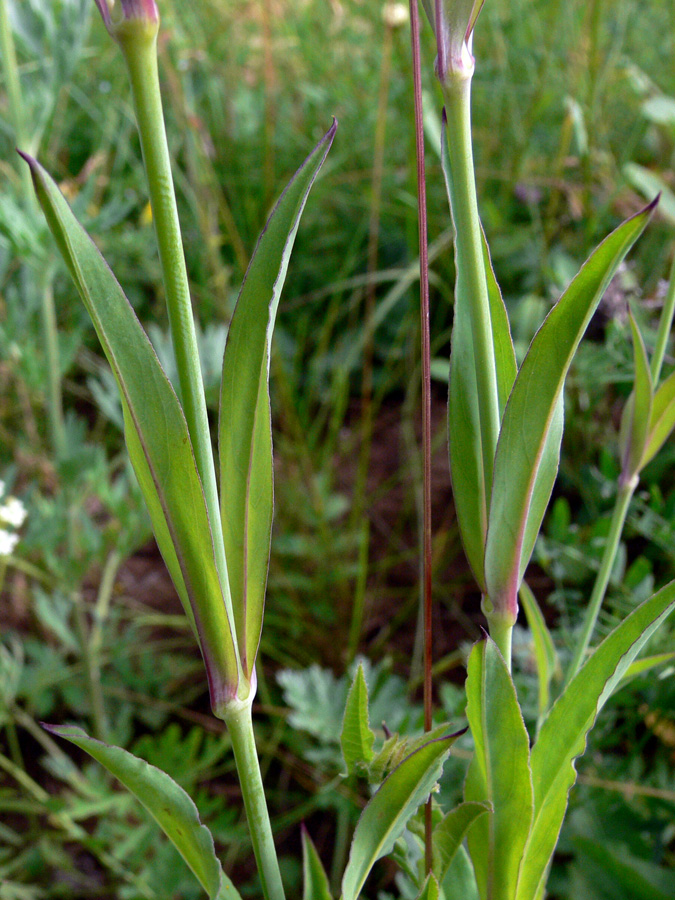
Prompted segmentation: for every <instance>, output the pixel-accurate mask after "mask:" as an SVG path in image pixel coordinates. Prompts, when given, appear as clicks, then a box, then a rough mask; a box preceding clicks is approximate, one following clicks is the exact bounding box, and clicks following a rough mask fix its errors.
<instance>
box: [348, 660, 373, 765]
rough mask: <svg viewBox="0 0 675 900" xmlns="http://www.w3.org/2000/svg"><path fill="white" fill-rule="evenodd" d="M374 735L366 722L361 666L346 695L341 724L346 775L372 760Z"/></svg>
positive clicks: (366, 691) (366, 704)
mask: <svg viewBox="0 0 675 900" xmlns="http://www.w3.org/2000/svg"><path fill="white" fill-rule="evenodd" d="M374 743H375V734H374V732H373V731H372V729H371V727H370V724H369V722H368V686H367V684H366V676H365V675H364V673H363V666H362V665H361V663H359V667H358V669H357V670H356V674H355V675H354V681H353V682H352V686H351V687H350V689H349V693H348V694H347V703H346V706H345V715H344V719H343V722H342V734H341V735H340V744H341V746H342V755H343V757H344V761H345V765H346V766H347V774H348V775H355V774H357V773H358V772H359V769H360V768H362V767H363V766H364V765H366V764H367V763H369V762H370V761H371V760H372V758H373V744H374Z"/></svg>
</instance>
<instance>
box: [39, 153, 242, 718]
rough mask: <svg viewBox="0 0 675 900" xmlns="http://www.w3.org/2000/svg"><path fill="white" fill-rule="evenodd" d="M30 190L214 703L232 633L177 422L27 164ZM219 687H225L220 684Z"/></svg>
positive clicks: (134, 324) (102, 270)
mask: <svg viewBox="0 0 675 900" xmlns="http://www.w3.org/2000/svg"><path fill="white" fill-rule="evenodd" d="M26 161H27V162H28V163H29V165H30V166H31V174H32V175H33V179H34V184H35V189H36V192H37V194H38V199H39V200H40V203H41V204H42V207H43V210H44V212H45V215H46V217H47V222H48V224H49V226H50V229H51V230H52V233H53V234H54V237H55V239H56V241H57V244H58V245H59V249H60V251H61V253H62V255H63V257H64V259H65V261H66V264H67V265H68V268H69V270H70V273H71V275H72V277H73V279H74V281H75V283H76V285H77V288H78V291H79V293H80V296H81V298H82V301H83V303H84V304H85V306H86V307H87V310H88V312H89V314H90V315H91V317H92V320H93V322H94V325H95V327H96V330H97V333H98V336H99V339H100V341H101V343H102V345H103V347H104V350H105V353H106V356H107V357H108V361H109V362H110V365H111V366H112V368H113V371H114V373H115V376H116V379H117V383H118V386H119V389H120V392H121V394H122V398H123V400H122V403H123V408H124V421H125V437H126V440H127V447H128V449H129V456H130V457H131V461H132V464H133V466H134V471H135V472H136V476H137V478H138V481H139V484H140V486H141V490H142V491H143V496H144V498H145V502H146V504H147V506H148V511H149V512H150V518H151V519H152V522H153V528H154V531H155V535H156V537H157V541H158V544H159V546H160V549H161V551H162V555H163V556H164V559H165V561H166V564H167V567H168V569H169V571H170V573H171V577H172V580H173V582H174V584H175V585H176V589H177V591H178V593H179V596H180V598H181V601H182V603H183V608H184V609H185V612H186V615H187V616H188V618H189V619H190V621H191V622H192V623H193V627H195V629H196V632H197V633H198V635H199V639H200V643H201V647H202V651H203V653H204V658H205V661H206V665H207V667H208V668H209V669H210V671H211V677H212V679H213V686H214V691H215V694H214V696H213V698H212V700H213V703H214V704H215V705H216V706H217V705H219V704H220V702H221V700H222V697H221V694H220V692H221V691H222V693H223V696H224V695H226V694H227V691H228V690H230V691H231V690H233V689H234V690H236V684H237V681H238V677H239V676H238V666H237V659H236V654H235V649H234V642H233V640H234V638H233V628H232V624H231V623H230V621H229V617H228V611H227V609H226V606H225V602H224V598H223V590H222V587H221V584H220V575H219V573H218V570H217V568H216V563H215V556H214V553H215V551H214V550H213V549H212V552H210V553H209V552H207V553H206V554H204V548H205V547H207V548H208V547H211V548H213V535H212V531H211V526H210V524H209V520H208V514H207V511H206V503H205V500H204V494H203V492H202V488H201V483H200V479H199V475H198V473H197V468H196V465H195V461H194V456H193V453H192V446H191V441H190V437H189V434H188V430H187V424H186V422H185V417H184V415H183V411H182V409H181V406H180V403H179V402H178V398H177V397H176V395H175V393H174V391H173V389H172V388H171V385H170V383H169V381H168V379H167V377H166V375H165V374H164V372H163V371H162V368H161V366H160V365H159V361H158V360H157V357H156V355H155V352H154V350H153V349H152V346H151V344H150V341H149V340H148V338H147V336H146V334H145V332H144V331H143V328H142V326H141V324H140V322H139V321H138V319H137V318H136V316H135V314H134V311H133V309H132V307H131V305H130V303H129V302H128V300H127V299H126V297H125V296H124V293H123V292H122V289H121V288H120V286H119V284H118V283H117V281H116V280H115V277H114V276H113V274H112V273H111V271H110V269H108V267H107V266H106V264H105V261H104V260H103V258H102V256H101V255H100V254H99V252H98V250H97V249H96V246H95V244H94V243H93V242H92V241H91V239H90V238H88V236H87V235H86V233H85V232H84V230H83V229H82V228H81V226H80V225H79V224H78V223H77V221H76V219H75V217H74V216H73V214H72V212H71V211H70V208H69V207H68V204H67V203H66V201H65V200H64V199H63V197H62V195H61V194H60V192H59V191H58V189H57V187H56V185H55V184H54V182H53V181H52V180H51V179H50V178H49V176H48V175H47V173H46V172H45V171H44V170H43V169H42V168H41V166H40V165H39V164H38V163H37V162H35V161H34V160H29V159H27V160H26ZM228 686H229V687H228Z"/></svg>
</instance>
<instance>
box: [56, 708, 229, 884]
mask: <svg viewBox="0 0 675 900" xmlns="http://www.w3.org/2000/svg"><path fill="white" fill-rule="evenodd" d="M44 727H45V728H47V730H48V731H51V732H52V733H53V734H56V735H58V736H59V737H62V738H65V739H66V740H68V741H71V743H73V744H75V745H76V746H78V747H80V749H82V750H84V751H85V752H86V753H88V754H89V755H90V756H92V757H93V758H94V759H95V760H97V761H98V762H100V763H101V765H102V766H105V768H106V769H107V770H108V771H109V772H110V773H111V775H114V777H115V778H117V779H118V780H119V781H121V782H122V784H123V785H124V787H125V788H126V789H127V790H128V791H130V792H131V793H132V794H133V795H134V797H136V799H137V800H138V801H139V802H140V803H142V804H143V806H144V807H145V808H146V809H147V811H148V812H149V813H150V815H151V816H152V817H153V819H154V820H155V821H156V822H157V824H158V825H159V827H160V828H161V829H162V831H163V832H164V834H166V836H167V837H168V838H169V840H170V841H171V842H172V843H173V844H174V846H175V847H176V849H177V850H178V852H179V853H180V855H181V856H182V857H183V859H184V860H185V862H186V863H187V864H188V866H189V867H190V868H191V869H192V871H193V872H194V874H195V876H196V878H197V880H198V881H199V883H200V884H201V886H202V887H203V888H204V890H205V891H206V892H207V894H208V895H209V897H210V898H211V900H216V898H218V900H241V898H240V897H239V893H238V891H237V890H236V888H235V887H234V885H233V884H232V882H231V881H230V880H229V878H227V876H226V875H225V874H224V872H223V870H222V869H221V866H220V863H219V861H218V857H217V856H216V852H215V849H214V846H213V837H212V836H211V832H210V831H209V829H208V828H207V827H206V826H205V825H202V824H201V822H200V820H199V811H198V810H197V807H196V806H195V805H194V803H193V802H192V800H191V799H190V797H189V795H188V794H186V793H185V791H184V790H183V788H182V787H180V786H179V785H178V784H176V782H175V781H174V780H173V779H172V778H170V777H169V776H168V775H167V774H166V772H162V770H161V769H157V768H155V766H151V765H150V764H149V763H147V762H145V760H143V759H139V758H138V757H137V756H134V755H133V754H131V753H128V752H127V751H126V750H123V749H122V748H121V747H114V746H110V745H108V744H104V743H102V742H101V741H97V740H95V739H94V738H91V737H89V735H87V734H86V733H85V732H84V731H83V730H82V729H81V728H76V727H74V726H57V725H45V726H44Z"/></svg>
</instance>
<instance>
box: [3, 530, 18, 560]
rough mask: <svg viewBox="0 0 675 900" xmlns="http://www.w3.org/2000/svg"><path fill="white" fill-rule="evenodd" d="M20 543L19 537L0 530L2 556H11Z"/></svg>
mask: <svg viewBox="0 0 675 900" xmlns="http://www.w3.org/2000/svg"><path fill="white" fill-rule="evenodd" d="M18 543H19V535H18V534H12V532H11V531H5V529H4V528H0V556H9V555H10V553H13V552H14V548H15V547H16V545H17V544H18Z"/></svg>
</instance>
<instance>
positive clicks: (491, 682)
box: [464, 638, 534, 900]
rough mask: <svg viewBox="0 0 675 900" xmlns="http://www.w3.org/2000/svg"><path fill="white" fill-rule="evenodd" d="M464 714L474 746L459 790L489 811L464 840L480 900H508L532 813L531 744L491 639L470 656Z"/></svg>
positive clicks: (479, 644) (516, 875)
mask: <svg viewBox="0 0 675 900" xmlns="http://www.w3.org/2000/svg"><path fill="white" fill-rule="evenodd" d="M466 696H467V707H466V714H467V718H468V720H469V725H470V728H471V734H472V735H473V739H474V743H475V751H474V756H473V759H472V761H471V764H470V766H469V771H468V773H467V777H466V784H465V789H464V798H465V800H468V801H477V802H480V803H488V804H489V805H490V806H491V808H492V811H491V812H489V813H488V814H487V815H486V816H482V817H481V818H479V819H477V820H476V822H475V824H474V825H473V827H472V828H471V830H470V831H469V835H468V845H469V853H470V855H471V860H472V862H473V865H474V870H475V874H476V881H477V883H478V889H479V893H480V896H481V898H482V900H486V898H490V900H512V898H513V896H514V893H515V888H516V884H517V881H518V871H519V867H520V862H521V859H522V855H523V849H524V847H525V844H526V842H527V837H528V834H529V832H530V825H531V822H532V815H533V809H534V801H533V792H532V778H531V774H530V740H529V737H528V734H527V730H526V728H525V723H524V722H523V716H522V713H521V711H520V706H519V705H518V698H517V696H516V689H515V687H514V684H513V681H512V679H511V676H510V674H509V671H508V669H507V668H506V663H505V662H504V659H503V658H502V655H501V653H500V652H499V650H498V649H497V645H496V644H495V643H494V641H493V640H492V639H491V638H486V639H485V640H483V641H480V642H479V643H478V644H476V645H475V646H474V648H473V650H472V651H471V656H470V657H469V665H468V675H467V680H466Z"/></svg>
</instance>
